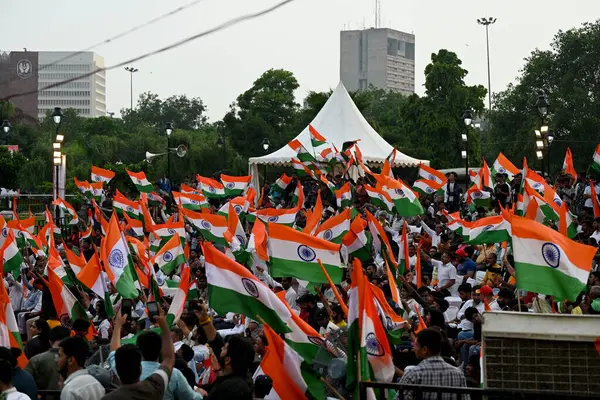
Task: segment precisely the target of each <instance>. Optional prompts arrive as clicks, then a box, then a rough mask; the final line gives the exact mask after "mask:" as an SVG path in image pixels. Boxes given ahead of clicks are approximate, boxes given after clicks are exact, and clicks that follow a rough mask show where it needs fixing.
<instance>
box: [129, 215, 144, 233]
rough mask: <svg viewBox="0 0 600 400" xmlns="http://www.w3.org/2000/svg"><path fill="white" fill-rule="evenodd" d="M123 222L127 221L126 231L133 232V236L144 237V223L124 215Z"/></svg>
mask: <svg viewBox="0 0 600 400" xmlns="http://www.w3.org/2000/svg"><path fill="white" fill-rule="evenodd" d="M124 217H125V220H126V221H127V227H126V228H127V230H130V231H131V232H133V234H134V235H135V236H137V237H140V238H141V237H144V223H143V222H142V221H140V220H137V219H135V218H131V217H130V216H129V215H127V214H125V215H124Z"/></svg>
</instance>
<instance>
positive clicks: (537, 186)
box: [532, 182, 542, 189]
mask: <svg viewBox="0 0 600 400" xmlns="http://www.w3.org/2000/svg"><path fill="white" fill-rule="evenodd" d="M532 187H533V188H534V189H539V188H541V187H542V184H541V183H539V182H536V183H534V184H533V186H532Z"/></svg>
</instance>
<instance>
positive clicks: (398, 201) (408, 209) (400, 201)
mask: <svg viewBox="0 0 600 400" xmlns="http://www.w3.org/2000/svg"><path fill="white" fill-rule="evenodd" d="M385 178H386V182H385V187H386V188H387V193H388V195H389V197H390V198H391V199H392V201H393V202H394V206H395V207H396V212H397V213H398V215H400V216H402V217H414V216H416V215H421V214H423V213H424V211H423V206H421V203H420V202H419V198H418V197H417V194H416V193H415V192H413V191H412V189H411V188H410V187H409V186H408V185H406V184H405V183H404V182H402V181H399V180H395V179H392V178H388V177H385Z"/></svg>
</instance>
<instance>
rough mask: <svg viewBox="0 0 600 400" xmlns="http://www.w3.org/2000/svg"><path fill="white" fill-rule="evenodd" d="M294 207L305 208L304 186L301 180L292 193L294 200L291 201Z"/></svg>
mask: <svg viewBox="0 0 600 400" xmlns="http://www.w3.org/2000/svg"><path fill="white" fill-rule="evenodd" d="M290 205H291V206H292V207H298V208H304V188H303V187H302V184H301V183H300V181H298V182H296V189H294V193H293V194H292V200H291V201H290Z"/></svg>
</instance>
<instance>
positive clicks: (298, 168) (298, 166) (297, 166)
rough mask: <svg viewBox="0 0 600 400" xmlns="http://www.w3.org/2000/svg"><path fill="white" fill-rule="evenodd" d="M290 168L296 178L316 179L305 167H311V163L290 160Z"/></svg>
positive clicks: (294, 159)
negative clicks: (307, 177) (308, 177)
mask: <svg viewBox="0 0 600 400" xmlns="http://www.w3.org/2000/svg"><path fill="white" fill-rule="evenodd" d="M291 162H292V167H293V168H294V170H295V172H296V175H298V176H310V177H312V178H313V179H316V176H315V174H314V173H313V172H312V171H311V170H310V169H309V168H308V167H307V166H312V165H313V163H312V161H300V160H298V159H297V158H292V161H291Z"/></svg>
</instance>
